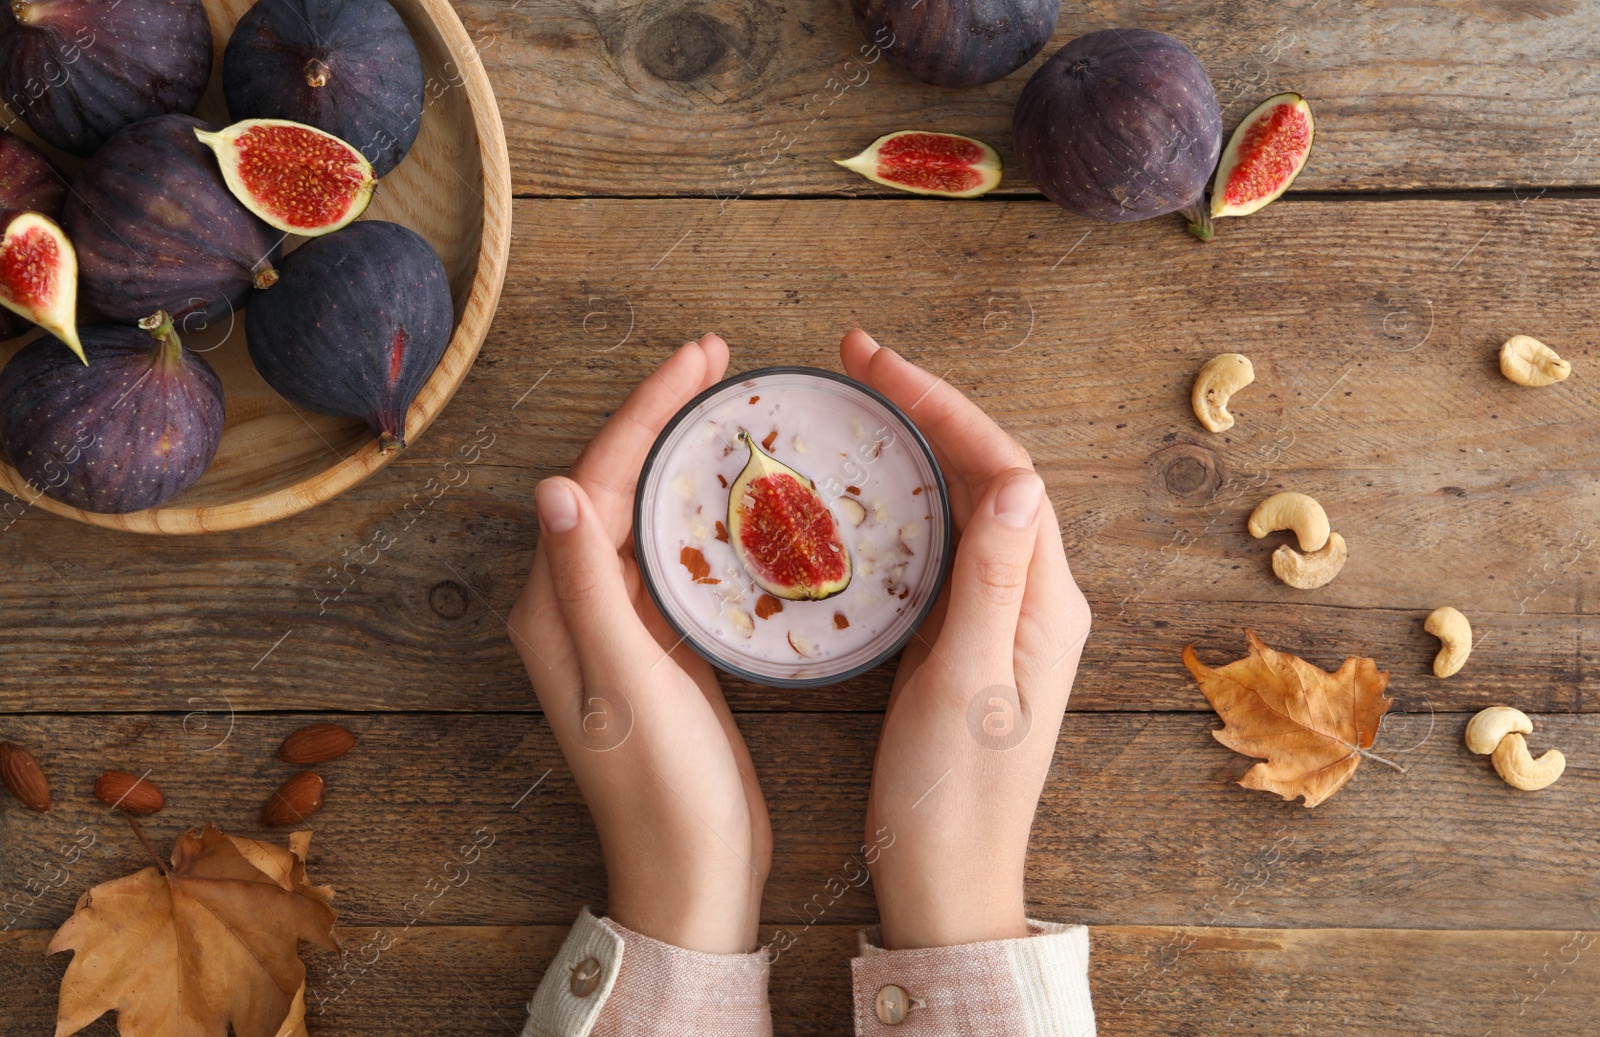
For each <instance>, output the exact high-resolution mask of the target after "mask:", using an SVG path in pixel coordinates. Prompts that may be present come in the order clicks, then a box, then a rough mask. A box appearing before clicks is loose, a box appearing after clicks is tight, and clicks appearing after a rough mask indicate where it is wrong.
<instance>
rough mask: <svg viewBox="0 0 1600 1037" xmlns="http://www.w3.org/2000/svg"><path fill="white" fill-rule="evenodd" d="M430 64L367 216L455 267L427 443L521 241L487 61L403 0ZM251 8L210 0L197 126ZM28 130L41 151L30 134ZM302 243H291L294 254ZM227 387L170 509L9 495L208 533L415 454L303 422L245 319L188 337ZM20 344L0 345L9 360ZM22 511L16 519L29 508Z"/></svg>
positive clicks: (432, 0) (427, 10) (424, 1)
mask: <svg viewBox="0 0 1600 1037" xmlns="http://www.w3.org/2000/svg"><path fill="white" fill-rule="evenodd" d="M391 2H392V3H393V4H394V7H395V9H396V10H397V11H399V12H400V16H401V17H402V18H404V19H405V22H406V25H407V27H409V28H410V30H411V36H412V38H413V39H414V40H416V43H417V50H418V51H419V52H421V54H422V68H423V72H424V74H425V76H426V82H427V87H426V90H425V91H424V108H423V114H422V124H421V126H420V128H419V132H418V134H417V140H416V143H415V144H413V145H412V147H411V150H410V151H409V152H408V153H407V154H406V157H405V159H404V160H403V161H402V162H401V163H400V165H399V166H397V167H396V168H395V170H394V171H393V172H392V173H390V174H389V175H388V176H386V177H384V178H383V179H382V180H381V181H379V184H378V190H377V194H376V195H375V196H374V197H373V201H372V205H371V206H370V207H369V208H368V209H367V212H366V214H365V216H364V217H363V218H371V219H379V220H389V221H391V222H394V223H400V224H404V225H405V226H407V227H410V228H411V229H412V230H414V231H416V232H417V233H419V234H421V235H422V236H423V237H425V238H427V239H428V242H429V243H430V244H431V245H433V247H434V249H435V250H437V251H438V253H439V257H440V258H441V259H442V260H444V268H445V272H446V273H447V274H448V275H449V278H450V290H451V295H452V297H453V299H454V302H455V312H456V325H455V332H454V334H453V335H452V336H451V339H450V346H449V348H448V349H447V350H446V351H445V354H444V357H443V359H441V360H440V361H439V366H438V368H437V369H436V370H435V371H434V372H433V375H432V377H430V378H429V379H428V381H427V384H426V385H424V386H423V388H422V391H421V392H420V393H418V394H417V398H416V401H415V402H414V403H412V405H411V411H410V413H409V414H408V415H407V417H406V441H407V443H408V444H409V445H412V446H414V445H415V444H416V442H417V440H418V438H419V437H420V436H421V435H422V432H423V430H424V429H426V428H427V427H428V425H429V424H430V423H432V421H433V419H434V418H435V417H436V416H438V414H439V411H440V410H441V409H443V407H444V405H445V404H446V403H447V402H449V400H450V397H451V396H452V395H453V394H454V393H455V391H456V387H457V386H459V385H460V384H461V381H462V379H464V378H465V377H466V374H467V370H468V368H470V367H471V366H472V361H473V359H474V358H475V357H476V356H477V355H478V348H479V347H480V346H481V345H482V344H483V339H484V336H485V335H487V334H488V331H489V322H490V320H491V319H492V318H493V317H494V311H495V305H496V303H498V302H499V299H500V287H501V285H502V283H503V282H504V281H505V275H506V255H507V252H508V251H509V249H510V243H511V208H510V207H511V167H510V162H509V160H508V158H507V155H506V138H505V129H504V127H503V126H502V125H501V122H500V110H499V108H498V107H497V106H496V105H495V101H494V93H493V92H492V91H491V90H490V88H489V79H488V76H487V75H485V73H484V70H483V64H482V62H481V61H480V60H479V56H478V50H477V47H476V46H475V45H474V44H473V41H472V39H471V38H470V37H469V36H468V35H467V31H466V29H465V27H463V26H462V24H461V20H460V19H459V18H457V17H456V14H455V11H454V10H452V9H451V7H450V3H449V0H391ZM249 7H250V3H249V0H206V8H207V10H208V11H209V13H210V15H211V29H212V33H213V36H214V38H215V42H216V62H215V66H214V67H215V72H214V74H213V76H212V81H211V85H210V87H209V88H208V89H207V91H206V96H205V97H204V99H203V100H202V101H201V103H200V107H199V108H198V109H196V111H195V113H194V114H195V115H196V116H197V117H199V118H202V119H206V120H208V121H210V122H213V123H218V124H225V123H227V122H228V117H227V106H226V105H225V104H224V103H223V100H222V85H221V71H222V50H223V47H225V46H226V45H227V41H228V37H229V35H230V34H232V32H233V26H234V24H235V23H236V22H237V21H238V20H239V17H240V15H242V14H243V13H244V12H245V11H246V10H248V9H249ZM12 128H13V130H14V131H15V132H19V133H21V134H22V135H23V136H27V137H29V138H30V139H32V140H33V141H34V142H35V143H39V141H38V139H37V138H35V137H33V136H32V134H31V133H29V132H28V131H27V129H26V124H24V123H22V122H20V121H17V122H16V123H15V125H14V126H13V127H12ZM45 151H46V152H47V153H48V154H49V155H50V157H51V158H52V159H54V160H55V161H56V163H57V166H58V167H59V168H61V169H62V170H63V171H64V172H66V173H67V175H69V176H73V175H76V173H77V170H78V167H80V166H81V165H82V164H83V161H82V160H81V159H75V158H72V157H71V156H67V155H63V154H62V153H61V152H58V151H55V150H54V149H51V148H48V147H46V148H45ZM293 244H294V242H293V241H286V242H285V243H284V247H285V249H289V248H290V247H292V245H293ZM184 344H185V345H186V346H188V347H190V348H192V349H195V350H196V351H198V352H202V353H204V355H205V358H206V359H207V360H208V361H210V363H211V366H212V367H214V368H215V369H216V371H217V374H218V376H220V377H221V379H222V386H223V392H224V394H225V397H224V399H225V403H226V407H227V423H226V425H225V426H224V429H223V434H222V444H221V446H220V447H218V449H217V456H216V458H215V459H214V460H213V461H212V462H211V466H210V467H209V468H207V469H206V472H205V474H204V475H202V476H201V477H200V480H199V481H198V482H196V483H195V484H194V485H193V486H191V487H189V488H188V489H187V490H185V491H184V492H182V493H180V494H179V495H178V496H176V497H174V498H173V499H172V500H170V501H168V502H167V503H166V504H165V505H163V506H161V507H159V508H150V509H147V510H145V511H137V512H131V513H129V514H126V515H100V514H95V513H93V512H88V511H81V510H79V509H77V508H72V507H68V506H67V505H65V504H61V503H59V502H57V501H54V500H52V499H50V498H49V497H46V496H44V495H42V494H41V493H39V492H38V491H37V490H36V489H34V488H32V487H29V486H28V485H27V484H26V483H25V482H24V481H23V480H22V478H21V477H20V476H18V474H17V472H16V470H15V469H13V468H12V467H11V466H10V465H7V464H4V463H0V490H3V491H5V494H7V495H9V494H14V495H15V496H16V497H17V498H18V499H19V500H20V502H21V504H22V505H24V506H25V505H28V504H32V505H35V506H37V507H41V508H44V509H46V510H48V511H52V512H55V513H56V514H57V515H65V516H67V517H68V518H73V519H77V520H78V521H79V522H87V523H91V524H93V525H96V526H105V527H108V528H111V529H125V530H131V531H133V532H137V533H205V532H215V531H220V530H226V529H241V528H244V527H247V526H257V525H260V524H262V523H264V522H271V521H273V520H274V519H280V518H284V517H285V516H288V515H293V514H295V513H296V512H300V511H304V510H305V509H307V508H310V507H313V506H315V505H317V504H320V503H322V502H323V501H325V500H329V499H331V498H333V497H336V496H338V495H339V494H341V493H343V492H344V491H345V490H348V489H349V488H350V487H352V486H354V485H355V484H356V483H358V482H360V481H361V480H363V479H365V478H366V477H367V476H369V475H371V474H372V473H373V472H375V471H377V470H378V469H379V468H382V467H383V466H384V465H386V464H388V463H389V462H390V461H392V460H394V458H395V457H397V456H399V454H401V453H403V452H404V451H398V450H397V451H391V452H390V453H388V454H381V453H379V452H378V440H377V437H376V436H375V435H373V433H372V432H371V431H370V430H369V429H368V428H367V426H366V425H365V424H364V423H362V422H357V421H350V420H347V419H341V418H326V417H323V416H321V415H318V414H312V413H310V412H309V411H302V410H300V409H298V408H296V407H293V406H291V405H290V404H288V403H286V402H285V401H284V400H283V399H282V398H281V397H279V396H278V394H277V393H275V392H273V391H272V389H271V388H269V387H268V386H267V384H266V383H265V382H263V381H262V380H261V377H260V375H258V374H256V371H255V368H254V367H253V366H252V365H251V363H250V355H249V353H248V352H247V351H246V349H245V332H244V320H243V317H242V315H241V314H235V315H234V316H233V317H232V318H231V319H228V320H224V321H218V322H215V323H214V324H213V326H211V327H209V328H205V329H203V330H200V331H198V332H193V331H191V332H189V333H187V334H185V335H184ZM20 346H21V341H20V340H19V341H17V342H10V343H6V344H4V345H0V363H3V362H4V361H7V360H10V359H11V355H12V354H13V353H15V352H16V351H17V349H18V348H20ZM0 501H6V502H7V503H9V505H10V506H9V509H8V511H15V509H16V508H17V507H18V506H19V505H18V503H17V502H14V501H7V498H6V497H5V496H0Z"/></svg>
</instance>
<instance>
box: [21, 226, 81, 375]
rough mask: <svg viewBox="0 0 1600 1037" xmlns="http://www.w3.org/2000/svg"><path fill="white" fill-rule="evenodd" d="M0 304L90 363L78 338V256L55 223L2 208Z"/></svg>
mask: <svg viewBox="0 0 1600 1037" xmlns="http://www.w3.org/2000/svg"><path fill="white" fill-rule="evenodd" d="M0 228H4V229H3V230H0V306H4V307H5V308H6V309H8V310H10V311H11V312H12V313H15V314H17V315H18V316H20V317H25V318H27V319H28V320H31V321H33V322H34V323H35V324H37V325H39V326H40V327H41V328H43V329H44V330H46V331H48V332H50V334H52V335H54V336H56V337H57V338H59V339H60V340H61V341H62V342H64V343H66V345H67V348H68V349H70V350H72V351H73V352H74V353H76V354H77V355H78V359H79V360H82V361H83V362H84V363H86V364H87V363H88V362H89V361H88V359H87V358H86V357H85V356H84V355H83V344H82V343H81V342H79V341H78V256H77V253H75V252H74V251H73V250H72V242H70V241H68V240H67V236H66V235H65V234H63V233H62V232H61V228H60V227H59V226H57V224H56V221H55V220H52V219H51V218H50V217H48V216H43V215H40V214H39V213H36V212H26V211H18V210H15V209H12V210H9V211H4V212H0Z"/></svg>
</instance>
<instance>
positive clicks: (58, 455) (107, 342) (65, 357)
mask: <svg viewBox="0 0 1600 1037" xmlns="http://www.w3.org/2000/svg"><path fill="white" fill-rule="evenodd" d="M79 337H80V338H81V339H82V341H83V348H84V351H85V353H86V354H87V355H88V358H89V365H88V366H87V367H85V366H84V365H83V364H81V363H79V362H78V358H77V357H75V356H73V355H72V354H71V353H69V352H68V351H67V350H66V349H65V348H63V347H62V345H61V343H60V342H58V341H56V340H55V339H54V338H51V337H49V336H45V337H43V338H38V339H35V340H34V341H32V342H30V343H28V344H27V345H26V346H24V347H23V348H22V349H21V350H20V351H19V352H18V353H17V355H16V356H14V357H12V358H11V362H10V363H8V364H6V366H5V369H4V370H0V449H3V450H4V451H5V455H6V458H7V459H8V460H10V462H11V464H12V466H13V467H14V468H16V470H17V472H18V474H19V475H21V476H22V477H23V478H24V479H26V480H27V481H28V482H29V484H30V485H32V486H34V487H37V488H38V490H40V491H41V492H43V493H45V494H46V495H47V496H50V497H53V498H54V499H56V500H58V501H61V502H62V503H63V504H69V505H71V506H72V507H75V508H82V509H83V510H84V511H95V512H102V513H108V514H121V513H124V512H129V511H142V510H143V509H145V508H153V507H155V506H156V505H158V504H161V503H164V502H165V501H167V500H170V499H171V498H172V497H174V496H176V495H177V494H178V493H180V492H182V491H183V490H185V489H187V488H188V487H189V486H190V485H192V484H193V483H194V481H195V480H196V479H198V478H200V475H201V473H202V472H204V471H205V470H206V466H207V465H208V464H210V463H211V458H212V457H213V456H215V454H216V452H217V444H218V442H220V441H221V439H222V418H223V407H222V382H221V381H220V380H219V379H218V378H217V375H216V372H214V371H212V370H211V365H210V364H208V363H206V361H205V358H204V357H202V356H200V355H199V354H198V353H192V352H190V351H189V350H186V349H184V348H183V344H182V343H181V342H180V341H179V340H178V333H177V331H176V330H174V328H173V326H172V319H171V318H170V317H168V316H167V315H166V314H164V313H161V314H156V315H154V316H153V317H151V318H150V319H149V320H147V321H144V322H142V325H141V327H132V326H130V325H126V324H94V325H90V326H88V327H85V328H81V329H80V330H79Z"/></svg>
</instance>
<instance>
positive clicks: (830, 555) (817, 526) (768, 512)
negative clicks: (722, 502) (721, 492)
mask: <svg viewBox="0 0 1600 1037" xmlns="http://www.w3.org/2000/svg"><path fill="white" fill-rule="evenodd" d="M739 441H740V442H742V443H743V444H744V445H745V446H746V447H748V448H749V449H750V460H749V461H747V462H746V463H745V466H744V470H743V471H742V472H740V473H739V477H738V478H737V479H735V480H734V481H733V485H732V486H730V487H729V488H728V536H729V539H730V540H731V541H732V544H733V552H734V554H735V555H737V556H738V558H739V561H740V562H741V563H743V565H744V567H745V569H746V570H747V571H748V572H749V573H750V575H751V577H752V578H753V579H754V580H755V581H756V584H757V585H758V586H759V587H761V589H762V590H764V591H766V592H767V593H769V594H771V595H773V596H774V597H779V598H783V599H785V600H787V601H821V600H822V599H823V598H831V597H832V596H833V595H835V594H838V593H839V592H840V591H842V590H844V589H845V588H846V587H848V586H850V572H851V565H850V549H849V548H848V547H846V546H845V543H844V539H843V538H842V537H841V536H840V535H839V527H838V525H837V524H836V523H835V522H834V521H833V513H832V512H830V511H829V510H828V505H827V503H826V502H825V501H824V500H823V499H822V496H821V495H820V494H818V493H817V486H816V484H815V483H813V482H812V481H811V480H810V479H807V478H806V477H805V476H803V475H801V474H800V473H799V472H797V471H795V470H794V469H793V468H790V467H789V466H788V465H786V464H784V463H783V462H782V461H779V460H777V459H776V458H774V457H772V456H771V455H769V454H768V453H767V452H766V451H764V450H762V449H761V447H759V446H757V445H756V441H755V437H753V436H751V435H750V433H748V432H745V431H743V430H740V432H739Z"/></svg>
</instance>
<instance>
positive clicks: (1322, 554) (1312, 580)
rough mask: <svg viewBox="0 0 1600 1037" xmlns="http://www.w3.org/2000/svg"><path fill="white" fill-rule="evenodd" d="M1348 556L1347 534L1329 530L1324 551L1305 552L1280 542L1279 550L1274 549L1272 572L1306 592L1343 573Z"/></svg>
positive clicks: (1290, 584) (1323, 547)
mask: <svg viewBox="0 0 1600 1037" xmlns="http://www.w3.org/2000/svg"><path fill="white" fill-rule="evenodd" d="M1347 556H1348V553H1347V552H1346V551H1345V546H1344V537H1342V536H1340V535H1339V534H1337V533H1329V534H1328V542H1327V543H1326V544H1324V545H1322V550H1320V551H1312V552H1311V553H1310V554H1301V553H1300V552H1299V551H1296V550H1295V549H1294V548H1292V547H1290V546H1289V545H1288V544H1279V545H1278V549H1277V550H1276V551H1274V552H1272V571H1273V572H1275V573H1277V574H1278V579H1280V580H1282V581H1283V582H1284V583H1287V584H1288V585H1289V586H1291V587H1296V588H1298V589H1300V590H1303V591H1309V590H1315V589H1316V588H1318V587H1321V586H1322V585H1323V584H1325V583H1328V582H1329V581H1331V580H1332V579H1333V578H1334V577H1335V576H1338V575H1339V570H1340V569H1343V568H1344V563H1345V558H1346V557H1347Z"/></svg>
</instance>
